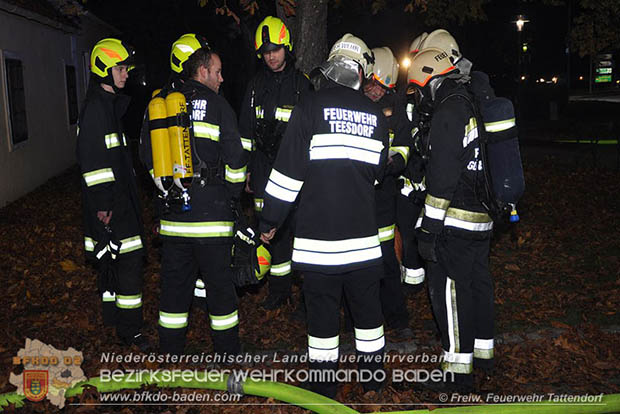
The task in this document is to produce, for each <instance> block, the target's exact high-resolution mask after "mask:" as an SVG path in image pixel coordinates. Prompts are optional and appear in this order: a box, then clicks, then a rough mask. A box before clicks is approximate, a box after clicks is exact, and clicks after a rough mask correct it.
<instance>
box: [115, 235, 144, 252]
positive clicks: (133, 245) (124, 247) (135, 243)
mask: <svg viewBox="0 0 620 414" xmlns="http://www.w3.org/2000/svg"><path fill="white" fill-rule="evenodd" d="M141 248H142V239H141V238H140V236H133V237H127V238H126V239H122V240H121V250H120V252H119V253H120V254H123V253H129V252H133V251H136V250H139V249H141Z"/></svg>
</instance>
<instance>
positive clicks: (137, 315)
mask: <svg viewBox="0 0 620 414" xmlns="http://www.w3.org/2000/svg"><path fill="white" fill-rule="evenodd" d="M143 260H144V259H143V257H142V255H140V254H129V255H120V256H119V258H118V259H117V260H115V261H113V262H112V266H113V267H114V272H116V275H117V278H118V286H117V289H116V292H115V293H111V292H107V291H106V292H103V294H102V297H101V299H102V311H103V312H102V316H103V323H104V325H106V326H116V334H117V335H118V336H119V337H120V338H121V339H124V340H125V339H126V340H129V339H131V338H133V337H134V336H135V335H137V334H138V333H140V330H141V329H142V323H143V321H142V267H143ZM97 271H98V273H99V275H98V277H103V275H102V274H101V272H102V269H97Z"/></svg>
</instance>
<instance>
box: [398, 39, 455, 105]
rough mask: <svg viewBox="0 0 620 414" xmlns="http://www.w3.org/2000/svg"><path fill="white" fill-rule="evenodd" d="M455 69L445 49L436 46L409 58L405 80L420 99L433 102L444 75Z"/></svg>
mask: <svg viewBox="0 0 620 414" xmlns="http://www.w3.org/2000/svg"><path fill="white" fill-rule="evenodd" d="M455 70H456V67H455V66H454V65H453V64H452V62H451V61H450V57H449V56H448V53H446V52H445V51H443V50H440V49H436V48H428V49H423V50H421V51H420V52H418V54H416V55H415V57H414V58H413V59H412V60H411V65H410V66H409V70H408V71H407V75H408V76H407V81H408V84H409V86H410V87H411V86H413V87H415V89H416V91H417V93H419V96H420V100H421V101H422V100H426V101H431V102H433V101H434V100H435V95H436V93H437V90H438V89H439V87H440V86H441V84H442V83H443V81H444V80H445V78H446V76H447V75H449V74H450V73H452V72H454V71H455Z"/></svg>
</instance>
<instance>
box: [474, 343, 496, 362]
mask: <svg viewBox="0 0 620 414" xmlns="http://www.w3.org/2000/svg"><path fill="white" fill-rule="evenodd" d="M493 356H494V355H493V339H478V338H476V339H474V358H479V359H492V358H493Z"/></svg>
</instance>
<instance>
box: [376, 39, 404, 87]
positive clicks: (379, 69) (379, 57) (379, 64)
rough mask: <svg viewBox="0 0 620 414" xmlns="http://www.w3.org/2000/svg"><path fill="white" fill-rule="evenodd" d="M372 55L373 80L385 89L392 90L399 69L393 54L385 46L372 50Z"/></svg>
mask: <svg viewBox="0 0 620 414" xmlns="http://www.w3.org/2000/svg"><path fill="white" fill-rule="evenodd" d="M372 53H373V54H374V56H375V64H374V69H373V73H372V76H373V78H374V79H375V80H376V81H377V82H379V83H380V84H381V85H383V86H385V87H386V88H388V89H394V88H395V87H396V81H398V69H399V68H400V66H399V65H398V62H397V61H396V59H395V58H394V54H392V51H391V50H390V48H389V47H387V46H384V47H377V48H374V49H372Z"/></svg>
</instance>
